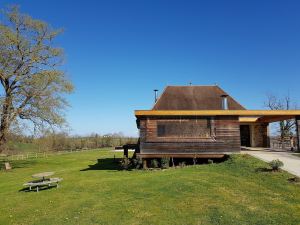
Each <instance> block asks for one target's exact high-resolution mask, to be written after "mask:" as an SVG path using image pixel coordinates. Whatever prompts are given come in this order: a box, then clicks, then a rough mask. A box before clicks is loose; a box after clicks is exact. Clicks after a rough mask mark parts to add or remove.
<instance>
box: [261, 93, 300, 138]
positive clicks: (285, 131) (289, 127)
mask: <svg viewBox="0 0 300 225" xmlns="http://www.w3.org/2000/svg"><path fill="white" fill-rule="evenodd" d="M264 105H265V107H267V108H269V109H271V110H291V109H297V105H296V104H295V103H294V102H293V101H292V99H291V98H290V95H289V94H288V95H287V96H285V97H283V98H279V97H277V96H275V95H273V94H267V100H266V102H265V103H264ZM278 125H279V129H278V132H279V134H280V138H281V140H283V139H284V138H286V137H291V136H292V135H293V131H294V130H295V126H296V122H295V119H289V120H283V121H280V122H278Z"/></svg>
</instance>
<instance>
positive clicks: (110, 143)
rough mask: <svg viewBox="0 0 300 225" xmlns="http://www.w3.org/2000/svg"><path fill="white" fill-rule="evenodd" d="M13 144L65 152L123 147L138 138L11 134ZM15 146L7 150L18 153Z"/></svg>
mask: <svg viewBox="0 0 300 225" xmlns="http://www.w3.org/2000/svg"><path fill="white" fill-rule="evenodd" d="M9 139H10V142H11V143H18V144H19V145H20V144H22V143H23V144H32V146H33V148H34V149H35V151H40V152H44V151H64V150H87V149H95V148H104V147H116V146H123V145H124V144H132V143H137V138H135V137H126V136H124V135H123V134H121V133H115V134H107V135H99V134H91V135H86V136H79V135H76V136H75V135H74V136H72V135H69V134H68V133H66V132H59V133H54V132H48V133H46V134H44V135H42V136H40V137H33V136H25V135H15V134H10V135H9ZM14 146H16V145H13V144H12V145H8V148H9V149H7V150H9V151H10V152H11V151H13V152H16V151H18V149H16V148H15V147H14Z"/></svg>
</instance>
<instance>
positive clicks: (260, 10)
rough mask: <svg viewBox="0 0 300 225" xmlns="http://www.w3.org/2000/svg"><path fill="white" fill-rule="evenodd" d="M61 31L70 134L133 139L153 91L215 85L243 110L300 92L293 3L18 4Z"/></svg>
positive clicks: (299, 20)
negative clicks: (69, 89) (69, 88)
mask: <svg viewBox="0 0 300 225" xmlns="http://www.w3.org/2000/svg"><path fill="white" fill-rule="evenodd" d="M7 4H19V5H20V6H21V11H23V12H26V13H28V14H30V15H31V16H32V17H34V18H38V19H42V20H45V21H47V22H48V23H50V24H51V25H52V26H53V27H56V28H61V27H62V28H64V30H65V31H64V34H63V35H61V36H60V37H59V38H58V39H57V45H59V46H61V47H63V48H64V49H65V53H66V63H65V65H64V69H65V71H66V72H67V74H68V75H69V76H70V78H71V79H72V81H73V82H74V84H75V87H76V89H75V92H74V94H72V95H71V96H68V99H69V101H70V103H71V105H72V107H71V108H70V109H69V110H68V111H67V119H68V121H69V123H70V126H71V127H72V133H73V134H89V133H92V132H97V133H100V134H105V133H110V132H119V131H121V132H123V133H124V134H126V135H135V136H136V135H137V129H136V125H135V118H134V112H133V111H134V110H135V109H149V108H151V107H152V104H153V89H155V88H157V89H159V90H160V91H162V90H163V88H164V87H165V86H166V85H187V84H188V83H189V82H192V83H193V84H195V85H201V84H205V85H208V84H214V83H218V84H219V85H220V86H221V87H222V88H223V89H224V90H225V91H227V92H229V93H230V94H231V95H232V96H233V97H235V98H236V99H237V100H238V101H239V102H240V103H241V104H243V105H244V106H245V107H246V108H249V109H260V108H262V107H263V102H264V100H265V98H266V93H270V92H272V93H274V94H276V95H285V94H287V93H288V92H289V93H290V95H291V97H292V98H294V99H295V100H298V99H299V98H300V92H299V88H298V87H299V82H300V13H299V11H300V2H299V1H286V0H285V1H284V0H283V1H276V0H273V1H267V0H266V1H253V0H252V1H250V0H249V1H229V0H224V1H196V0H195V1H187V0H184V1H175V0H169V1H166V0H159V1H158V0H157V1H156V0H136V1H131V0H129V1H125V0H122V1H115V0H110V1H96V0H95V1H92V0H85V1H82V0H77V1H67V0H65V1H63V0H51V1H50V0H48V1H40V0H30V1H28V0H23V1H21V0H16V1H6V0H3V1H1V3H0V7H1V8H3V7H4V6H5V5H7Z"/></svg>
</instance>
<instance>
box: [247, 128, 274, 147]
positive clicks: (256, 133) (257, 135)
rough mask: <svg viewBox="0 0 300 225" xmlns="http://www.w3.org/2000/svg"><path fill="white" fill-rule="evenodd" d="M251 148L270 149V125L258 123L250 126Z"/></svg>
mask: <svg viewBox="0 0 300 225" xmlns="http://www.w3.org/2000/svg"><path fill="white" fill-rule="evenodd" d="M250 132H251V135H250V136H251V147H269V146H270V140H269V124H268V123H257V124H252V125H250Z"/></svg>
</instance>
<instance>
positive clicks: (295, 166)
mask: <svg viewBox="0 0 300 225" xmlns="http://www.w3.org/2000/svg"><path fill="white" fill-rule="evenodd" d="M242 153H245V154H249V155H252V156H254V157H256V158H258V159H261V160H263V161H265V162H270V161H271V160H273V159H279V160H280V161H282V162H283V163H284V166H283V168H282V169H284V170H286V171H288V172H289V173H291V174H294V175H296V176H298V177H300V157H299V156H295V155H293V153H291V152H287V151H279V150H270V149H247V150H243V151H242Z"/></svg>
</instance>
